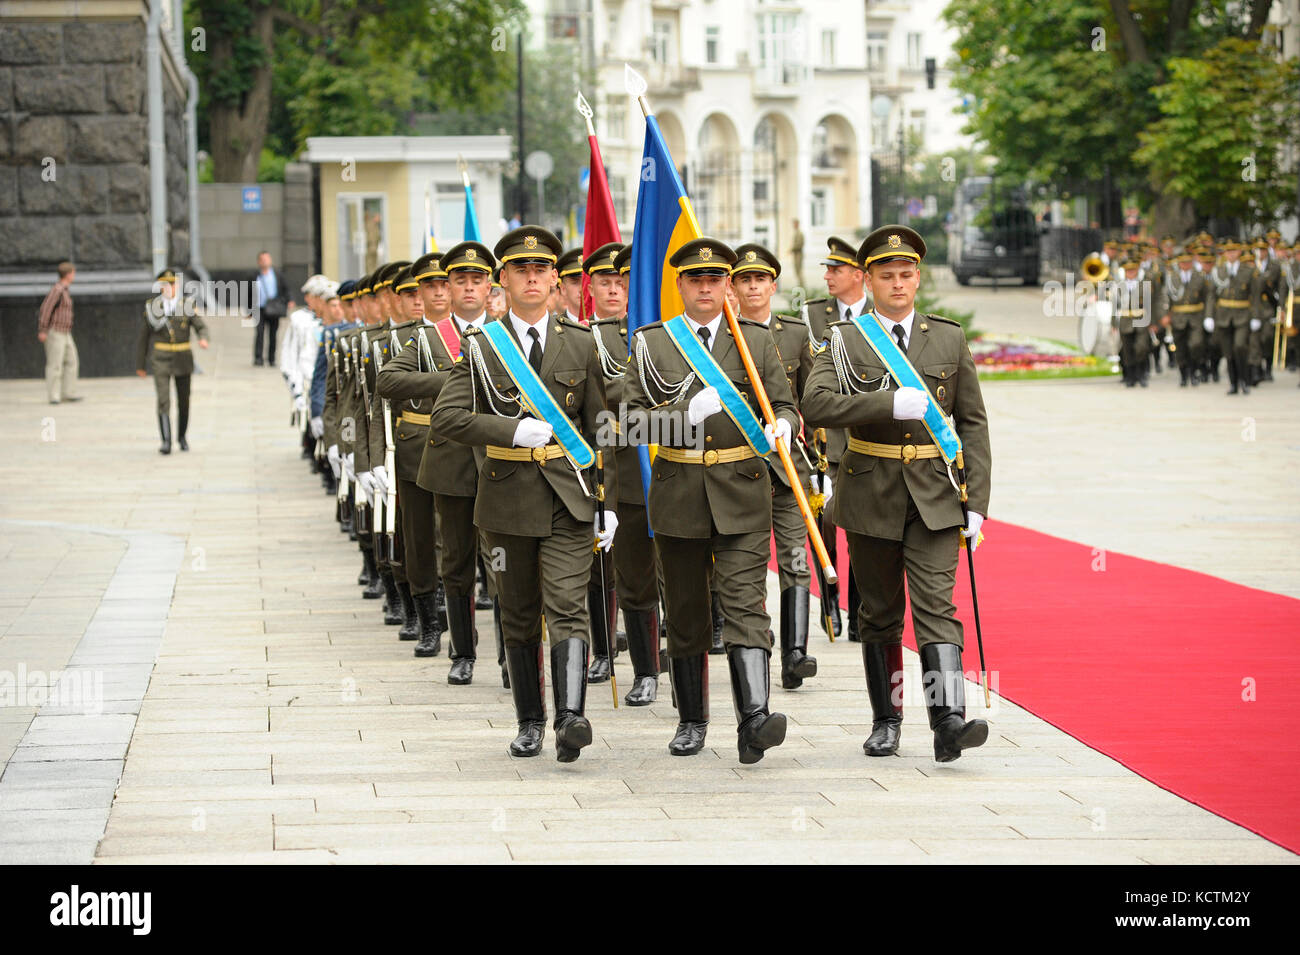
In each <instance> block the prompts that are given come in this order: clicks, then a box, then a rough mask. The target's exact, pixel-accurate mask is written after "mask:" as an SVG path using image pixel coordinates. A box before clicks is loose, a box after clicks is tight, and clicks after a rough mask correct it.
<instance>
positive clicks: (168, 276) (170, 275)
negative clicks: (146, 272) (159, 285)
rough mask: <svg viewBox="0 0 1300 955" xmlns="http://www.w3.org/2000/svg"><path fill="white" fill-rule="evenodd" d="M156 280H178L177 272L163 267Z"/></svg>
mask: <svg viewBox="0 0 1300 955" xmlns="http://www.w3.org/2000/svg"><path fill="white" fill-rule="evenodd" d="M154 281H155V282H175V281H176V273H175V272H173V271H172V270H171V269H163V270H162V271H161V272H159V273H158V277H157V278H156V279H154Z"/></svg>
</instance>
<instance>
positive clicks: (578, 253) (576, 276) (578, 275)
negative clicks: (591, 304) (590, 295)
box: [554, 249, 588, 324]
mask: <svg viewBox="0 0 1300 955" xmlns="http://www.w3.org/2000/svg"><path fill="white" fill-rule="evenodd" d="M555 270H556V272H557V273H558V274H559V276H560V278H559V283H560V302H561V305H562V306H563V311H560V312H557V313H556V314H555V315H554V317H556V318H567V319H568V320H569V321H571V322H578V323H580V324H586V321H585V319H586V318H587V317H588V316H584V315H583V314H582V249H568V250H567V251H565V253H564V254H563V255H561V256H560V258H559V261H558V262H556V263H555Z"/></svg>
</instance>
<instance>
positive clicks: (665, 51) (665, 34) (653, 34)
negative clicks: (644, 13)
mask: <svg viewBox="0 0 1300 955" xmlns="http://www.w3.org/2000/svg"><path fill="white" fill-rule="evenodd" d="M672 41H673V24H672V21H671V20H655V21H654V22H653V23H652V24H651V26H650V59H651V60H653V61H654V62H655V63H658V64H659V65H660V66H668V65H669V64H670V63H671V62H672V60H671V59H669V57H670V56H671V55H672Z"/></svg>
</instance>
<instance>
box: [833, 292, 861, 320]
mask: <svg viewBox="0 0 1300 955" xmlns="http://www.w3.org/2000/svg"><path fill="white" fill-rule="evenodd" d="M866 307H867V297H866V296H865V295H864V296H862V298H860V299H858V300H857V301H856V302H854V303H853V304H852V305H850V306H848V308H849V317H850V318H857V317H858V316H859V315H861V314H862V312H863V311H864V310H865V309H866ZM835 310H836V311H837V312H839V314H840V317H841V318H843V317H844V303H843V302H841V301H840V300H839V299H836V300H835Z"/></svg>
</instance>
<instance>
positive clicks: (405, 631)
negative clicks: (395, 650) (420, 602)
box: [397, 580, 420, 640]
mask: <svg viewBox="0 0 1300 955" xmlns="http://www.w3.org/2000/svg"><path fill="white" fill-rule="evenodd" d="M397 597H398V599H399V600H400V601H401V602H402V629H401V630H399V631H397V639H399V640H418V639H419V638H420V621H419V620H417V619H416V618H415V601H414V600H413V599H412V598H411V584H410V582H409V581H405V580H399V581H398V582H397Z"/></svg>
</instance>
